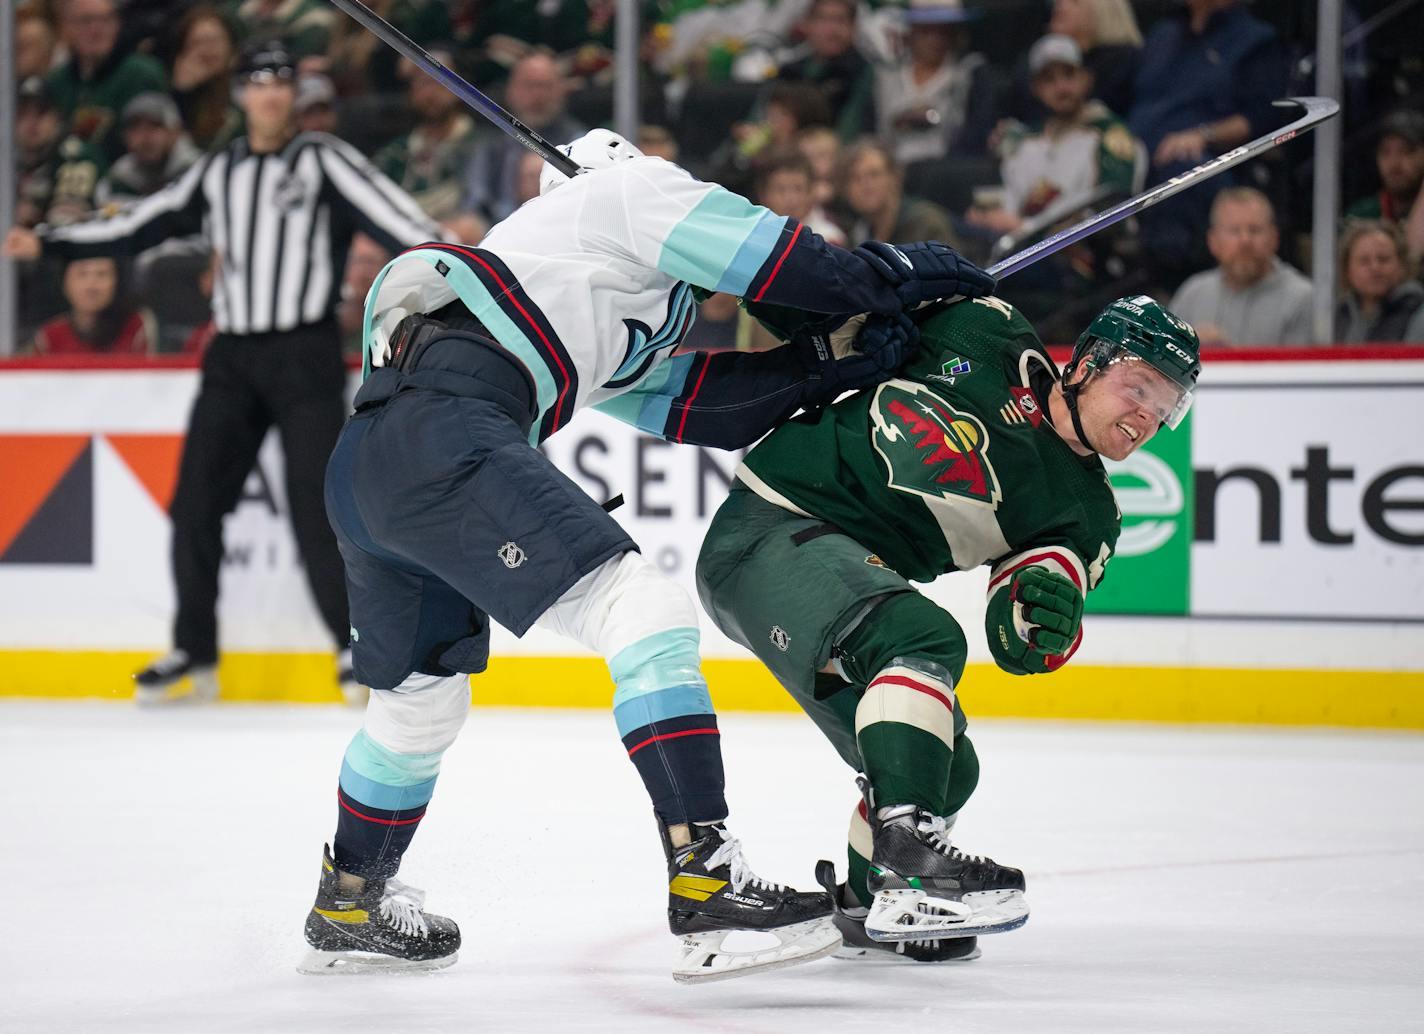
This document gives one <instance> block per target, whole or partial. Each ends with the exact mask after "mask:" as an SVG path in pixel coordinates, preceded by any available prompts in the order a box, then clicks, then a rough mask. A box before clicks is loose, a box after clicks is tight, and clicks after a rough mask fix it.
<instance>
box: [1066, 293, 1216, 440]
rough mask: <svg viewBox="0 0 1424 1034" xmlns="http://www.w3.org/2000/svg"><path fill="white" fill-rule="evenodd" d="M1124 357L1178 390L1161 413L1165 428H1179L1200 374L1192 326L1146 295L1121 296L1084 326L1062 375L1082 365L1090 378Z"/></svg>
mask: <svg viewBox="0 0 1424 1034" xmlns="http://www.w3.org/2000/svg"><path fill="white" fill-rule="evenodd" d="M1124 359H1132V360H1139V361H1141V362H1144V363H1146V364H1147V365H1148V366H1150V367H1152V368H1153V369H1154V370H1156V371H1157V372H1158V373H1160V374H1161V375H1162V376H1163V377H1165V378H1166V379H1167V380H1168V381H1169V382H1170V383H1171V384H1172V385H1173V386H1175V387H1176V389H1177V395H1176V400H1175V402H1174V403H1173V404H1172V405H1171V406H1170V407H1167V408H1166V409H1165V411H1164V412H1163V413H1162V423H1164V424H1165V425H1167V426H1168V427H1176V426H1177V425H1178V424H1180V423H1181V422H1182V418H1183V417H1184V416H1186V414H1187V410H1188V409H1190V408H1191V405H1192V397H1193V395H1194V394H1195V393H1196V387H1197V377H1198V376H1200V375H1201V342H1200V341H1198V340H1197V332H1196V331H1195V330H1193V329H1192V327H1191V324H1189V323H1187V322H1186V321H1185V320H1183V319H1181V318H1179V317H1178V316H1176V315H1174V314H1173V313H1171V312H1169V311H1168V310H1167V309H1166V308H1165V307H1164V306H1162V305H1159V304H1158V303H1157V302H1155V301H1153V300H1152V299H1151V298H1149V297H1147V296H1146V295H1143V294H1140V295H1137V296H1135V297H1132V298H1119V299H1118V300H1117V301H1115V302H1112V303H1110V304H1109V305H1108V306H1107V308H1105V309H1103V311H1102V312H1100V313H1098V315H1097V316H1095V317H1094V318H1093V322H1092V323H1089V324H1088V329H1087V330H1085V331H1083V333H1082V335H1081V336H1080V337H1079V338H1078V343H1077V344H1076V345H1074V346H1073V357H1072V359H1070V360H1069V362H1068V367H1067V369H1066V370H1065V371H1064V375H1065V377H1066V376H1067V374H1068V373H1070V372H1072V370H1074V369H1075V368H1076V367H1077V366H1078V365H1079V364H1080V363H1081V364H1083V368H1084V370H1085V371H1086V372H1087V375H1088V376H1091V375H1092V373H1093V372H1094V371H1103V370H1106V369H1107V368H1108V366H1109V365H1111V364H1112V363H1115V362H1118V361H1121V360H1124ZM1087 379H1088V377H1085V378H1084V379H1083V381H1081V382H1079V385H1077V387H1081V386H1082V385H1085V384H1086V383H1087ZM1069 394H1073V395H1076V394H1077V392H1071V393H1069ZM1074 401H1076V399H1075V400H1074ZM1075 415H1076V414H1075Z"/></svg>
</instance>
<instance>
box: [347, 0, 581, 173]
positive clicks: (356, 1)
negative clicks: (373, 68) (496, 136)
mask: <svg viewBox="0 0 1424 1034" xmlns="http://www.w3.org/2000/svg"><path fill="white" fill-rule="evenodd" d="M331 2H332V3H333V4H335V5H336V6H337V7H339V8H341V9H342V10H343V11H345V12H346V13H347V14H349V15H350V16H351V17H352V18H354V19H356V21H358V22H360V23H361V25H362V26H364V27H365V28H366V30H367V31H368V32H370V33H372V34H373V35H374V36H375V37H376V38H377V39H379V40H381V41H382V42H383V43H385V44H386V45H387V46H389V47H391V48H392V49H394V50H395V51H397V52H398V53H400V54H401V55H402V56H403V57H407V58H409V59H410V60H411V61H413V62H414V63H415V64H416V65H417V66H418V67H419V68H420V69H421V70H422V71H423V72H425V73H426V74H427V75H428V76H430V77H431V78H432V79H434V80H435V81H436V82H438V83H440V84H441V85H442V86H444V87H445V89H447V90H449V91H450V92H451V93H453V94H454V95H455V96H456V97H459V98H460V100H462V101H464V102H465V103H466V104H468V105H469V106H470V107H471V108H473V109H474V110H475V111H477V112H479V113H480V114H481V115H483V116H484V117H485V118H486V119H488V120H489V121H490V122H492V123H494V125H496V126H498V127H499V128H500V129H502V130H504V131H505V132H506V133H508V134H509V135H510V136H512V137H514V139H516V140H518V141H519V142H520V143H521V144H523V145H524V146H525V147H527V148H529V150H531V151H533V152H534V153H535V154H537V155H538V156H539V157H540V158H543V159H544V160H545V161H546V162H548V163H549V164H550V165H552V166H553V167H554V168H556V169H558V170H559V171H560V172H562V173H563V174H564V175H565V176H577V175H578V173H579V167H578V166H577V165H576V164H574V162H573V160H572V159H570V158H569V156H568V155H566V154H564V153H563V152H562V151H560V150H559V149H558V148H556V147H555V146H554V145H553V144H551V143H549V141H547V140H545V139H544V138H543V137H542V136H540V135H539V134H538V133H536V132H534V130H532V129H530V128H529V127H528V126H526V125H525V124H524V123H523V122H520V121H519V120H518V119H517V118H515V117H514V116H513V115H511V114H510V113H509V112H507V111H505V110H504V109H503V108H501V107H500V106H499V105H498V104H496V103H495V102H494V101H492V100H490V98H489V97H487V96H485V95H484V94H483V93H481V92H480V91H479V90H477V89H475V87H473V86H471V85H470V84H469V83H467V82H466V81H465V80H464V79H463V78H461V77H460V76H459V75H458V74H456V73H455V72H452V71H451V70H450V69H448V68H446V67H445V66H444V65H443V64H441V63H440V62H439V61H437V60H435V58H433V57H431V56H430V55H429V54H428V53H427V52H426V51H425V48H423V47H422V46H420V44H418V43H416V42H415V41H414V40H412V39H411V38H410V37H409V36H407V35H406V34H405V33H403V32H401V31H400V30H399V29H397V28H396V27H395V26H394V25H392V24H391V23H390V22H388V21H386V20H385V19H384V18H382V17H381V16H380V15H378V14H377V13H376V12H375V11H373V10H371V9H370V8H369V7H367V6H366V5H365V4H363V3H362V2H361V0H331Z"/></svg>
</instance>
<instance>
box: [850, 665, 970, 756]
mask: <svg viewBox="0 0 1424 1034" xmlns="http://www.w3.org/2000/svg"><path fill="white" fill-rule="evenodd" d="M958 711H959V705H958V702H957V701H956V700H955V695H954V679H953V678H952V676H951V675H950V673H949V671H948V670H947V669H946V668H944V667H943V666H942V665H939V664H937V663H935V662H934V661H931V660H927V659H925V658H922V657H895V658H893V659H892V660H891V661H890V663H889V664H887V665H886V666H885V667H883V668H881V669H880V670H879V671H878V672H876V674H875V677H874V678H872V679H871V680H870V683H869V685H867V686H866V687H865V692H864V693H863V694H861V698H860V703H859V704H857V705H856V709H855V734H856V737H857V739H861V740H863V739H864V737H865V734H866V730H867V729H869V728H870V727H872V726H875V725H877V724H879V723H884V722H893V723H895V724H896V725H899V726H910V727H912V728H914V729H918V730H920V731H922V732H925V733H928V734H929V735H931V736H933V737H934V738H935V739H936V740H938V741H939V743H940V744H941V745H942V746H943V748H944V750H945V751H948V752H949V755H950V757H952V756H953V752H954V746H955V736H956V735H958V733H959V732H960V731H961V730H962V729H963V725H964V719H963V716H961V715H960V714H959V713H958ZM926 742H930V741H926ZM863 749H864V747H863Z"/></svg>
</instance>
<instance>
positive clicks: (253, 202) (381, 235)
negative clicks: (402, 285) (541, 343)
mask: <svg viewBox="0 0 1424 1034" xmlns="http://www.w3.org/2000/svg"><path fill="white" fill-rule="evenodd" d="M358 230H359V231H361V232H362V233H365V234H368V235H369V236H371V237H372V238H373V239H374V240H375V241H376V242H377V243H379V244H380V245H381V246H382V247H384V248H386V249H387V250H388V251H392V252H399V251H403V250H405V249H406V248H410V247H414V246H415V245H417V244H421V243H424V242H425V241H430V240H437V239H441V238H442V237H443V235H442V233H441V230H440V228H439V226H438V225H436V224H435V223H434V222H433V221H432V220H430V219H429V218H428V217H427V216H426V215H425V213H424V212H422V211H421V209H420V207H419V206H418V205H417V204H416V203H415V201H413V200H412V199H411V198H410V196H409V195H407V194H406V193H405V192H404V191H402V190H401V189H400V188H399V187H398V186H396V185H395V184H394V183H392V182H391V181H390V180H389V179H387V178H386V177H385V176H383V175H382V174H381V173H380V172H377V171H376V169H375V168H374V167H373V166H372V165H371V163H370V162H368V161H367V160H366V159H365V158H364V157H363V156H362V155H361V153H360V152H359V151H357V150H356V149H355V148H354V147H352V146H351V145H350V144H347V143H345V142H344V141H342V140H338V139H337V138H336V137H333V136H330V135H328V134H326V133H299V134H297V135H296V136H295V137H293V138H292V140H291V141H290V142H289V143H288V144H287V145H286V146H285V147H284V148H282V149H281V150H280V151H275V152H272V153H269V154H253V153H252V151H251V149H250V148H249V146H248V142H247V138H246V137H241V138H239V139H237V140H235V141H233V142H232V143H231V144H229V145H228V146H227V147H226V148H224V149H223V150H221V151H217V152H214V153H213V154H209V155H207V156H205V157H204V158H203V159H202V160H201V161H199V162H198V163H197V164H196V165H194V166H193V167H192V168H191V169H189V170H188V171H187V172H186V173H185V174H184V175H183V176H182V177H181V178H180V179H178V180H175V181H174V182H173V183H171V184H169V185H168V186H167V187H165V188H164V189H162V190H160V191H159V192H158V193H156V194H153V195H151V196H149V197H147V198H144V199H143V200H141V201H139V202H137V203H136V204H134V205H133V206H131V207H129V208H126V209H124V210H123V211H122V212H120V213H119V214H117V215H115V216H114V217H112V218H110V219H94V220H90V221H87V222H82V223H75V224H73V225H70V226H66V227H63V228H59V229H48V230H46V231H44V233H43V234H42V237H43V240H44V246H45V251H46V252H47V253H51V254H54V255H57V256H59V257H60V258H69V259H73V258H91V257H96V256H101V255H132V254H136V253H138V252H140V251H144V250H146V249H148V248H151V247H153V246H154V245H157V244H161V243H163V242H164V241H166V240H170V239H172V238H175V237H186V236H191V235H193V234H198V233H200V234H201V235H202V237H203V239H204V240H205V241H207V242H208V244H210V245H211V246H212V248H213V250H214V251H215V252H216V253H217V255H218V264H217V275H216V277H215V278H214V284H213V319H214V322H215V323H216V325H217V329H218V330H219V331H220V332H222V333H226V334H262V333H269V332H272V331H284V330H292V329H294V328H296V327H299V326H303V325H306V324H310V323H316V322H318V321H320V320H323V319H326V318H327V317H329V316H331V315H332V313H333V312H334V310H335V308H336V303H337V301H338V300H339V299H340V292H341V280H342V275H343V272H344V271H345V268H346V255H347V252H348V251H349V249H350V246H351V237H352V235H353V234H354V233H356V232H357V231H358Z"/></svg>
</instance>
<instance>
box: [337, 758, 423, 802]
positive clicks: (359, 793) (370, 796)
mask: <svg viewBox="0 0 1424 1034" xmlns="http://www.w3.org/2000/svg"><path fill="white" fill-rule="evenodd" d="M341 789H342V790H343V791H345V793H346V796H348V797H350V798H351V799H352V800H357V801H360V802H361V803H362V804H366V805H370V806H371V807H372V808H380V809H381V810H382V811H404V810H405V809H407V808H418V807H420V806H421V805H422V804H428V803H429V801H430V798H431V796H432V795H433V794H434V793H435V780H434V779H427V780H425V781H424V782H420V783H415V784H413V785H411V786H391V785H389V784H387V783H379V782H377V781H376V780H374V779H368V778H366V777H365V776H363V775H361V774H360V773H359V772H357V771H356V770H355V769H354V768H352V767H351V765H350V763H349V762H345V761H343V762H342V763H341Z"/></svg>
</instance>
